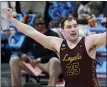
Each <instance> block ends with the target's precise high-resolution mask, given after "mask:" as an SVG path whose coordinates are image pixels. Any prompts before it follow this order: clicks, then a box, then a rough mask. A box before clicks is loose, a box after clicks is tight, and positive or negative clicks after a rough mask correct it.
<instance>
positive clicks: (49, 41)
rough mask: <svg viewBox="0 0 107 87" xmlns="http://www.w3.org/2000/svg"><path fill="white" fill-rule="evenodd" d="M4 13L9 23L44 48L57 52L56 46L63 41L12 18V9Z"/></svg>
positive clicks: (7, 9) (5, 10)
mask: <svg viewBox="0 0 107 87" xmlns="http://www.w3.org/2000/svg"><path fill="white" fill-rule="evenodd" d="M4 12H5V14H6V16H7V18H8V19H9V21H10V22H11V23H12V24H13V25H14V26H15V27H16V28H17V29H18V30H19V31H20V32H22V33H24V34H25V35H27V36H29V37H31V38H32V39H34V40H35V41H37V42H39V43H40V44H41V45H43V46H44V47H46V48H48V49H51V50H57V49H56V48H57V47H56V45H58V44H59V46H60V44H61V43H60V42H61V41H62V39H60V38H57V37H51V36H45V35H44V34H42V33H40V32H38V31H36V30H35V29H34V28H33V27H31V26H28V25H26V24H24V23H21V22H19V21H18V20H16V19H15V18H13V17H12V9H10V8H6V9H4Z"/></svg>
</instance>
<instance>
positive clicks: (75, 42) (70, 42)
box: [67, 37, 81, 46]
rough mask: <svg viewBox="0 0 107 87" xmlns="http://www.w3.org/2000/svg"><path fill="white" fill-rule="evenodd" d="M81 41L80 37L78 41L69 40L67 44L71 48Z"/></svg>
mask: <svg viewBox="0 0 107 87" xmlns="http://www.w3.org/2000/svg"><path fill="white" fill-rule="evenodd" d="M80 40H81V37H78V39H76V40H72V41H70V40H67V44H68V45H69V46H72V45H73V44H77V43H79V41H80Z"/></svg>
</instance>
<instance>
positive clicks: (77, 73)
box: [60, 38, 98, 87]
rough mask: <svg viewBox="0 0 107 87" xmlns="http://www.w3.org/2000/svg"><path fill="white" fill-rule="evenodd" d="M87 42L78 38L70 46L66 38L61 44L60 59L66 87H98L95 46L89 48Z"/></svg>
mask: <svg viewBox="0 0 107 87" xmlns="http://www.w3.org/2000/svg"><path fill="white" fill-rule="evenodd" d="M87 44H88V41H87V40H86V39H85V38H82V39H81V38H79V40H78V41H77V44H74V45H72V46H70V45H69V43H67V41H66V40H65V41H63V42H62V44H61V48H60V61H61V67H62V72H63V75H64V79H65V86H66V87H71V86H73V87H98V83H97V80H96V72H95V67H96V60H95V48H92V49H89V47H90V44H89V45H87ZM92 53H94V54H92Z"/></svg>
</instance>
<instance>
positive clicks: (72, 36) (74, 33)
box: [63, 20, 79, 41]
mask: <svg viewBox="0 0 107 87" xmlns="http://www.w3.org/2000/svg"><path fill="white" fill-rule="evenodd" d="M63 33H64V36H65V38H66V39H67V40H69V41H76V40H77V39H78V37H79V28H78V25H77V22H76V20H71V21H68V20H66V21H65V23H64V29H63Z"/></svg>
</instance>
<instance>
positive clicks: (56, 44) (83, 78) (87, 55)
mask: <svg viewBox="0 0 107 87" xmlns="http://www.w3.org/2000/svg"><path fill="white" fill-rule="evenodd" d="M4 11H5V13H6V15H7V17H8V19H9V20H10V22H11V23H12V24H13V25H14V26H15V27H16V28H17V29H18V30H19V31H21V32H22V33H24V34H25V35H27V36H29V37H31V38H32V39H34V40H35V41H37V42H39V43H40V44H41V45H43V46H44V47H46V48H48V49H51V50H53V51H55V52H56V53H57V54H58V56H59V58H60V62H61V67H62V73H63V76H64V79H65V87H98V82H97V78H96V70H95V69H96V62H97V61H96V56H95V55H96V48H97V47H100V46H102V45H105V44H106V32H105V33H102V34H93V35H90V36H87V37H85V38H81V37H79V29H78V25H77V22H76V20H75V19H74V18H73V17H70V18H67V19H65V20H63V21H62V23H61V27H62V33H63V35H64V37H65V40H63V39H61V38H58V37H52V36H45V35H43V34H42V33H40V32H38V31H36V30H35V29H33V28H32V27H30V26H28V25H25V24H23V23H20V22H19V21H17V20H16V19H14V18H13V17H12V10H11V9H10V8H7V9H5V10H4ZM96 37H97V38H96Z"/></svg>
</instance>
